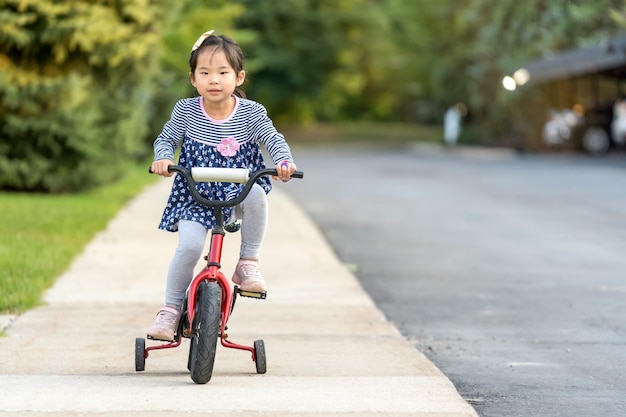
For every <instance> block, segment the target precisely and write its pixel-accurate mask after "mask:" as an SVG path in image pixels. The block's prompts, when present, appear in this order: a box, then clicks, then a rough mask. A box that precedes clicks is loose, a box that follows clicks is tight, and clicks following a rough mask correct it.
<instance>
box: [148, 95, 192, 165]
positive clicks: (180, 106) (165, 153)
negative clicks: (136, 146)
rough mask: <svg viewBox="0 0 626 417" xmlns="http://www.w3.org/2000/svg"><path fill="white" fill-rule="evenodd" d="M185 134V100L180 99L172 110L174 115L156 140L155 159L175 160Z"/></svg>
mask: <svg viewBox="0 0 626 417" xmlns="http://www.w3.org/2000/svg"><path fill="white" fill-rule="evenodd" d="M184 135H185V101H184V100H179V101H178V102H177V103H176V105H175V106H174V110H172V116H171V117H170V120H168V121H167V122H166V123H165V125H164V126H163V130H162V131H161V133H160V134H159V136H157V138H156V140H155V141H154V160H155V161H157V160H159V159H171V160H172V161H173V160H174V153H175V152H176V148H177V147H178V144H179V143H180V141H181V140H182V139H183V137H184Z"/></svg>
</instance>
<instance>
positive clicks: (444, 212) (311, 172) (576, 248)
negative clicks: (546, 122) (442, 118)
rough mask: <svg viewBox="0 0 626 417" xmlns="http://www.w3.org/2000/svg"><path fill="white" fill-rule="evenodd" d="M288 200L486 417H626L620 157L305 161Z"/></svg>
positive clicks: (363, 152) (624, 179)
mask: <svg viewBox="0 0 626 417" xmlns="http://www.w3.org/2000/svg"><path fill="white" fill-rule="evenodd" d="M295 154H296V157H297V158H296V159H297V163H298V167H299V168H302V169H304V170H305V171H306V172H307V180H306V181H304V182H303V183H302V184H301V185H302V186H301V187H297V188H296V187H293V188H290V190H289V192H290V193H291V195H292V196H293V197H294V198H295V199H296V200H297V201H298V202H300V203H301V205H302V207H304V208H305V209H306V210H307V212H308V213H309V214H310V215H311V217H312V218H313V219H314V220H315V221H316V223H317V224H318V225H319V226H320V227H321V229H322V231H323V232H324V234H325V235H326V237H327V238H328V239H329V241H330V243H331V244H332V245H333V247H334V248H335V250H336V252H337V254H338V255H339V257H340V258H341V259H342V260H343V261H344V262H347V263H351V264H354V265H355V269H356V274H357V276H358V278H359V279H360V281H361V283H362V284H363V285H364V287H365V289H366V290H367V291H368V292H369V294H370V295H371V296H372V298H373V299H374V301H375V302H376V303H377V305H378V306H379V307H380V308H381V309H382V310H383V312H384V313H385V314H386V315H387V317H388V318H389V319H391V321H392V322H394V323H395V324H396V326H397V327H398V328H399V329H400V330H401V331H402V332H403V333H404V334H405V335H406V336H407V337H409V338H410V339H411V340H412V341H413V343H414V345H415V346H417V347H418V348H419V349H420V350H421V351H423V352H424V353H425V354H426V355H427V356H428V357H429V358H430V359H431V360H433V361H434V362H435V363H436V364H437V365H438V366H439V367H440V369H442V370H443V371H444V372H445V373H446V375H447V376H449V377H450V378H451V380H452V381H453V383H454V384H455V385H456V387H457V388H458V389H459V391H460V393H461V394H462V395H463V397H464V398H466V399H468V400H469V401H470V402H471V403H472V404H473V405H474V406H475V408H476V410H477V411H478V412H479V414H480V415H481V416H493V417H504V416H542V417H544V416H573V415H577V416H603V417H607V416H615V417H617V416H620V417H621V416H623V415H625V413H626V399H625V397H624V393H626V349H624V345H625V343H626V327H625V326H626V325H625V324H624V323H625V319H626V303H625V302H624V298H625V296H626V272H625V271H626V158H624V157H622V156H612V157H610V158H605V159H598V160H593V159H589V158H586V157H580V156H578V157H566V156H543V157H532V156H524V157H519V156H514V155H511V154H508V153H492V152H482V151H453V152H442V151H437V150H432V149H428V148H418V149H410V150H407V149H400V150H398V149H368V148H362V149H356V148H351V149H346V148H344V149H341V148H339V149H338V148H314V149H311V148H309V149H307V148H300V149H296V153H295Z"/></svg>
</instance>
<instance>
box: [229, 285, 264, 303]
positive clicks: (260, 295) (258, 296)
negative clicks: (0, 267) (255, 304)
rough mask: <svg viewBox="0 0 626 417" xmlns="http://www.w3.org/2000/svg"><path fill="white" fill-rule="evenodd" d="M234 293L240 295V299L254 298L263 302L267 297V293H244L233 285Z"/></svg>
mask: <svg viewBox="0 0 626 417" xmlns="http://www.w3.org/2000/svg"><path fill="white" fill-rule="evenodd" d="M235 293H237V294H239V295H241V296H242V297H248V298H256V299H257V300H265V298H266V297H267V292H265V291H264V292H256V291H244V290H242V289H241V288H239V287H238V286H236V285H235Z"/></svg>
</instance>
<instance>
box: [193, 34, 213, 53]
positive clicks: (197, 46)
mask: <svg viewBox="0 0 626 417" xmlns="http://www.w3.org/2000/svg"><path fill="white" fill-rule="evenodd" d="M213 32H215V31H214V30H209V31H208V32H204V33H203V34H202V35H200V37H199V38H198V40H197V41H196V43H194V44H193V46H192V47H191V52H193V51H195V50H196V49H198V48H199V47H200V45H202V42H204V40H205V39H206V38H208V37H209V36H211V35H212V34H213Z"/></svg>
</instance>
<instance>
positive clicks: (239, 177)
mask: <svg viewBox="0 0 626 417" xmlns="http://www.w3.org/2000/svg"><path fill="white" fill-rule="evenodd" d="M196 169H200V171H198V172H197V173H196V171H195V170H196ZM196 169H194V170H193V171H190V170H189V169H187V168H185V167H183V166H180V165H170V166H168V167H167V170H168V171H169V172H177V173H179V174H181V175H182V176H183V178H185V181H187V186H188V187H189V192H190V193H191V196H192V197H193V199H194V200H196V201H197V202H198V203H200V204H202V205H204V206H207V207H216V208H217V207H220V208H221V207H234V206H236V205H238V204H241V202H243V200H245V198H246V197H247V196H248V194H249V193H250V190H251V189H252V186H253V185H254V183H255V182H256V180H258V179H259V178H261V177H263V176H266V175H278V172H276V169H274V168H265V169H260V170H258V171H255V172H253V173H250V171H248V170H245V169H243V170H242V169H241V168H196ZM243 171H246V172H245V173H244V172H243ZM148 172H149V173H150V174H153V172H152V167H150V168H148ZM194 174H195V178H194ZM303 177H304V173H303V172H302V171H295V172H294V173H293V174H291V178H303ZM196 180H199V181H198V182H237V183H242V184H245V185H244V186H243V189H242V190H241V193H239V195H238V196H237V197H236V198H233V199H232V200H225V201H224V200H211V199H208V198H205V197H203V196H202V195H200V192H199V191H198V189H197V188H196V187H195V186H194V185H193V184H194V183H195V181H196Z"/></svg>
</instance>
